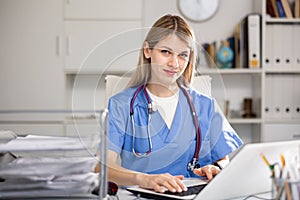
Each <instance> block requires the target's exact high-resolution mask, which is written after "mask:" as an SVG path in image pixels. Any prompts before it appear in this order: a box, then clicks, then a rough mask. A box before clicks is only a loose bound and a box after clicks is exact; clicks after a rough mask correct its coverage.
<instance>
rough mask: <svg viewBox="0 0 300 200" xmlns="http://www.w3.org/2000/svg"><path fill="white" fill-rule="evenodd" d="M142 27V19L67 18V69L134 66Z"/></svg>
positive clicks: (112, 69)
mask: <svg viewBox="0 0 300 200" xmlns="http://www.w3.org/2000/svg"><path fill="white" fill-rule="evenodd" d="M140 27H141V22H140V21H105V20H99V21H74V20H69V21H65V35H66V46H67V47H66V56H65V71H66V72H67V73H73V72H75V73H76V72H79V73H85V72H88V71H94V72H102V73H107V72H108V71H109V72H120V71H121V72H126V71H130V70H132V69H133V68H134V67H135V66H136V63H137V58H138V53H139V51H138V50H139V48H140V47H141V44H142V42H141V38H142V32H141V30H140Z"/></svg>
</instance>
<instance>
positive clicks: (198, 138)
mask: <svg viewBox="0 0 300 200" xmlns="http://www.w3.org/2000/svg"><path fill="white" fill-rule="evenodd" d="M179 88H180V89H181V90H182V91H183V93H184V95H185V96H186V98H187V101H188V104H189V107H190V109H191V114H192V117H193V121H194V125H195V129H196V147H195V152H194V155H193V159H192V160H191V161H190V162H189V163H188V165H187V168H188V170H191V171H193V170H194V169H195V168H196V167H198V165H197V164H196V163H197V161H198V158H199V153H200V148H201V141H202V136H201V129H200V125H199V122H198V116H197V113H196V110H195V106H194V104H193V102H192V99H191V96H190V95H189V93H188V92H187V91H186V89H184V88H183V87H182V86H180V85H179ZM141 91H143V94H144V95H145V98H146V100H147V103H148V124H147V137H148V142H149V150H148V151H146V152H145V153H140V152H137V151H135V136H136V130H135V123H134V117H133V115H134V111H133V104H134V101H135V99H136V98H137V96H138V94H139V93H140V92H141ZM152 112H153V109H152V103H151V99H150V97H149V95H148V93H147V91H146V85H141V86H139V87H138V88H137V90H136V91H135V92H134V94H133V97H132V98H131V101H130V118H131V124H132V132H133V133H132V152H133V154H134V155H135V156H136V157H139V158H141V157H147V156H149V155H150V153H151V152H152V139H151V134H150V123H151V115H152Z"/></svg>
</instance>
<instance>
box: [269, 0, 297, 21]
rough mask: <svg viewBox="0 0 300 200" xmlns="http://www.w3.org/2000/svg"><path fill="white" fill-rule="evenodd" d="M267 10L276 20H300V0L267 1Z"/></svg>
mask: <svg viewBox="0 0 300 200" xmlns="http://www.w3.org/2000/svg"><path fill="white" fill-rule="evenodd" d="M266 8H267V14H268V15H270V16H271V17H274V18H300V0H267V5H266Z"/></svg>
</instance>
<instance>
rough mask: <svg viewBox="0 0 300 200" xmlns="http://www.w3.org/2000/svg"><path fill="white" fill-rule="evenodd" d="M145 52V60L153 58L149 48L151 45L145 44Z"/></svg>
mask: <svg viewBox="0 0 300 200" xmlns="http://www.w3.org/2000/svg"><path fill="white" fill-rule="evenodd" d="M143 50H144V56H145V58H147V59H149V58H150V57H151V52H150V51H151V50H150V48H149V43H148V42H146V41H145V42H144V47H143Z"/></svg>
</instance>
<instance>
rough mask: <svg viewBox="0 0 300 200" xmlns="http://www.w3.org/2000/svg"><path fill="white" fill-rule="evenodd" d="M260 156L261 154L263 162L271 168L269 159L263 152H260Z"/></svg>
mask: <svg viewBox="0 0 300 200" xmlns="http://www.w3.org/2000/svg"><path fill="white" fill-rule="evenodd" d="M260 156H261V157H262V159H263V160H264V161H265V163H266V164H267V166H268V167H270V168H271V164H270V163H269V161H268V160H267V158H266V156H265V155H264V154H263V153H261V154H260Z"/></svg>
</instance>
